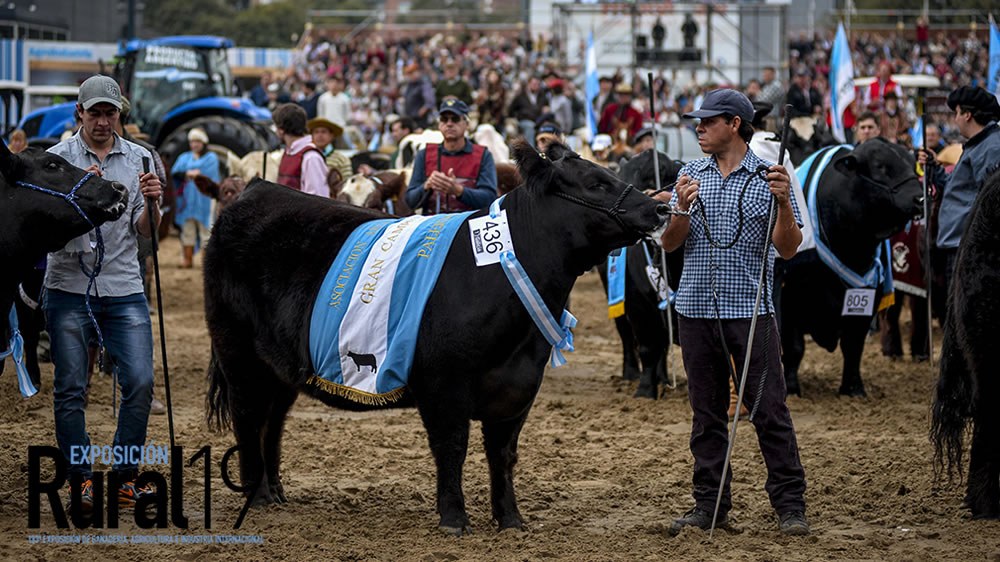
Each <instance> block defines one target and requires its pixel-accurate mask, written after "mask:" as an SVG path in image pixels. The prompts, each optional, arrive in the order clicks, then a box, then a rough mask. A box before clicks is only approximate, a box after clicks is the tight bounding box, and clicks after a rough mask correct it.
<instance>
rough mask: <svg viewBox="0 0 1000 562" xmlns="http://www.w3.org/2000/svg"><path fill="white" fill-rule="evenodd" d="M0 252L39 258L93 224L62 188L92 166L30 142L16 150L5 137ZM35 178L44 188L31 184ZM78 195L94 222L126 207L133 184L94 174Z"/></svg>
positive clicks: (0, 147) (0, 151)
mask: <svg viewBox="0 0 1000 562" xmlns="http://www.w3.org/2000/svg"><path fill="white" fill-rule="evenodd" d="M0 175H2V176H3V181H2V182H0V216H2V219H0V248H2V249H3V251H4V255H3V256H0V259H3V260H4V261H5V262H6V263H11V260H13V261H14V262H15V263H17V262H20V261H29V262H30V261H32V260H33V261H35V262H37V261H38V260H40V259H41V258H42V257H43V254H45V253H46V252H54V251H56V250H58V249H60V248H62V247H63V246H65V245H66V243H67V242H69V241H70V240H72V239H73V238H75V237H77V236H80V235H81V234H84V233H86V232H87V231H89V230H90V229H91V228H92V227H91V225H90V224H88V222H87V220H86V219H85V218H84V217H83V216H81V215H80V213H79V212H77V210H76V209H74V207H73V205H71V204H70V203H69V202H68V201H66V200H65V199H64V198H63V197H60V196H59V195H58V194H68V193H70V192H71V191H72V190H73V188H74V186H76V185H77V183H78V182H80V180H81V179H83V178H84V176H85V175H86V172H85V171H83V170H81V169H80V168H77V167H76V166H73V165H71V164H70V163H69V162H67V161H66V160H65V159H63V158H62V157H60V156H57V155H55V154H52V153H50V152H45V151H42V150H39V149H36V148H29V149H28V150H26V151H24V152H22V153H20V154H11V153H10V151H9V150H8V149H7V147H6V145H4V144H3V143H2V142H0ZM26 184H31V185H32V186H36V187H38V188H42V189H44V190H48V191H52V192H55V194H53V193H46V192H44V191H42V190H40V189H35V188H32V187H29V186H28V185H26ZM74 201H75V202H76V204H77V205H78V206H79V207H80V210H81V211H83V213H84V214H86V216H87V218H89V219H90V221H91V222H93V224H94V226H100V225H101V224H103V223H105V222H107V221H111V220H116V219H118V218H119V217H121V216H122V214H123V213H124V212H125V209H126V206H127V203H128V190H126V189H125V186H123V185H122V184H120V183H118V182H110V181H107V180H104V179H102V178H101V177H100V176H97V175H92V176H90V178H89V179H87V181H85V182H83V184H81V185H80V186H79V188H77V190H76V193H75V195H74Z"/></svg>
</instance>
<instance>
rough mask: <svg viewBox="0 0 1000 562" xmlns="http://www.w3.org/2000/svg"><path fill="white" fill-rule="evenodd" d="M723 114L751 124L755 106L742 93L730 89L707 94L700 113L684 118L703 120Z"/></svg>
mask: <svg viewBox="0 0 1000 562" xmlns="http://www.w3.org/2000/svg"><path fill="white" fill-rule="evenodd" d="M723 113H728V114H730V115H735V116H737V117H739V118H740V119H742V120H743V122H744V123H750V122H751V121H753V104H752V103H750V98H748V97H746V96H745V95H743V93H742V92H737V91H736V90H728V89H721V90H712V91H711V92H709V93H707V94H705V99H704V100H703V101H702V102H701V107H700V108H699V109H698V111H692V112H691V113H685V114H684V118H685V119H692V118H697V119H703V118H705V117H715V116H716V115H722V114H723Z"/></svg>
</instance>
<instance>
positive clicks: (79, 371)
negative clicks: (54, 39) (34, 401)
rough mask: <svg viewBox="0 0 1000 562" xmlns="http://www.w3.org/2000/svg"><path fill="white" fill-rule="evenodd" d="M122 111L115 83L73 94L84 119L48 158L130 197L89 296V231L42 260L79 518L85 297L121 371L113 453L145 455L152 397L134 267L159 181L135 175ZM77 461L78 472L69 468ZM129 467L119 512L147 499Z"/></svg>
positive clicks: (61, 423) (139, 154) (110, 231)
mask: <svg viewBox="0 0 1000 562" xmlns="http://www.w3.org/2000/svg"><path fill="white" fill-rule="evenodd" d="M121 107H122V103H121V91H120V89H119V87H118V84H117V82H115V80H114V79H113V78H110V77H108V76H100V75H98V76H92V77H90V78H88V79H87V80H86V81H85V82H84V83H83V84H82V85H81V86H80V93H79V97H78V103H77V106H76V111H77V112H78V113H79V116H80V117H81V119H82V126H81V127H80V130H79V131H77V133H76V134H75V135H73V136H72V137H70V138H68V139H66V140H64V141H62V142H60V143H59V144H57V145H55V146H54V147H52V148H50V149H49V151H50V152H53V153H55V154H58V155H59V156H62V157H63V158H65V159H66V160H67V161H69V163H70V164H73V165H74V166H78V167H80V168H84V169H86V170H87V171H89V172H93V173H94V174H96V175H99V176H101V177H103V178H104V179H107V180H112V181H116V182H119V183H121V184H122V185H124V186H125V187H126V188H127V189H128V191H129V203H128V211H127V212H126V213H125V214H124V215H122V216H121V218H119V219H118V220H116V221H112V222H108V223H105V224H104V225H102V226H101V228H100V231H101V234H102V237H103V243H104V260H103V262H102V263H100V268H101V269H100V274H99V275H98V276H97V277H96V278H95V279H94V282H93V287H92V288H88V284H89V281H90V277H89V274H90V272H91V271H93V270H94V269H95V268H96V267H98V259H99V254H100V248H99V239H98V236H97V231H96V230H94V231H91V232H89V233H87V234H84V235H83V236H80V237H79V238H76V239H74V240H72V241H70V243H69V244H67V245H66V247H65V248H63V249H61V250H59V251H57V252H53V253H51V254H49V258H48V270H47V272H46V277H45V289H46V291H45V299H44V304H43V308H44V310H45V318H46V322H47V325H48V329H49V336H50V338H51V342H52V361H53V364H54V366H55V380H54V382H53V386H54V389H53V402H54V412H55V428H56V441H58V443H59V449H60V450H61V451H62V452H63V455H64V456H65V457H66V459H67V461H69V462H70V464H69V473H70V477H71V479H70V486H71V488H72V489H73V493H74V494H75V493H76V488H79V493H80V498H81V507H82V508H83V511H84V512H85V513H86V512H89V511H90V510H91V509H92V507H93V494H92V483H91V471H92V466H91V463H90V459H89V458H87V459H80V458H78V457H79V456H80V455H72V454H71V453H72V451H73V448H74V447H81V446H87V447H89V446H90V444H91V443H90V435H89V434H88V433H87V427H86V422H85V418H84V390H85V389H86V386H87V372H88V349H89V347H90V344H91V343H95V344H96V341H97V339H98V333H97V330H96V329H95V327H94V323H93V322H92V321H91V317H90V312H88V310H87V307H86V304H85V296H84V295H85V294H86V293H87V292H88V290H89V291H90V308H91V311H92V313H93V318H94V319H95V320H96V322H97V324H98V325H99V326H100V331H101V334H102V335H103V338H104V344H105V346H106V347H107V348H108V350H109V351H110V352H111V353H112V354H113V355H114V357H115V360H116V362H117V365H118V369H119V379H118V382H119V384H120V385H121V392H122V399H121V407H120V409H119V412H118V431H116V432H115V437H114V443H113V445H114V446H116V447H122V448H126V449H125V450H127V448H129V447H142V446H144V445H145V442H146V425H147V422H148V420H149V408H150V403H151V400H152V396H153V333H152V329H151V325H150V320H149V309H148V308H147V306H146V298H145V296H144V295H143V290H142V278H141V277H140V275H139V264H138V261H137V259H136V256H137V239H136V234H141V235H142V236H145V237H147V238H149V237H150V235H151V232H152V231H153V230H154V229H155V228H156V227H157V225H158V224H159V216H160V211H159V208H158V207H157V201H158V200H159V197H160V180H159V178H157V177H156V174H154V173H143V171H142V169H143V162H142V160H143V158H150V154H149V151H147V150H146V149H145V148H142V147H140V146H139V145H137V144H134V143H131V142H129V141H126V140H125V139H123V138H121V137H119V136H118V135H117V134H115V123H116V122H117V121H118V118H119V112H120V111H121ZM43 187H44V186H43ZM146 200H149V201H151V202H152V204H153V205H154V207H153V213H152V215H153V217H154V219H153V221H154V224H150V213H149V212H147V210H146V205H145V201H146ZM53 204H63V203H61V202H53ZM77 450H79V449H77ZM74 457H76V458H75V460H76V461H77V462H76V463H73V462H72V461H71V459H74ZM129 460H130V459H125V462H119V463H115V465H114V466H113V469H114V470H115V471H116V472H117V473H118V475H119V482H121V483H122V484H121V487H120V489H119V504H120V505H123V506H129V505H134V503H135V499H136V498H137V497H139V496H140V495H142V493H144V491H145V490H146V489H145V488H143V489H139V488H137V487H136V485H135V479H136V477H137V476H138V465H137V464H136V463H135V462H128V461H129Z"/></svg>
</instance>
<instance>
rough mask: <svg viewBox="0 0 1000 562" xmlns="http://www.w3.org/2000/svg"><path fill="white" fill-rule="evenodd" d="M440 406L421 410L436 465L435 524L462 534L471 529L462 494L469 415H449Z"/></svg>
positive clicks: (445, 530)
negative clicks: (431, 409)
mask: <svg viewBox="0 0 1000 562" xmlns="http://www.w3.org/2000/svg"><path fill="white" fill-rule="evenodd" d="M441 406H442V407H441V408H435V409H434V410H433V411H430V412H424V411H421V416H422V417H423V420H424V427H425V428H426V429H427V440H428V442H429V443H430V446H431V453H432V454H433V455H434V463H435V464H436V465H437V511H438V513H439V514H440V515H441V521H440V522H439V523H438V528H439V529H441V530H442V531H444V532H445V533H448V534H449V535H455V536H462V535H463V534H467V533H470V532H471V528H470V524H469V516H468V514H467V513H466V512H465V496H464V495H463V494H462V466H463V465H464V464H465V455H466V451H467V450H468V447H469V418H468V417H467V416H463V417H461V418H459V417H456V416H454V415H449V414H447V413H446V412H445V410H444V407H443V406H444V405H443V404H442V405H441Z"/></svg>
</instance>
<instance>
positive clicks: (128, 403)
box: [42, 290, 153, 479]
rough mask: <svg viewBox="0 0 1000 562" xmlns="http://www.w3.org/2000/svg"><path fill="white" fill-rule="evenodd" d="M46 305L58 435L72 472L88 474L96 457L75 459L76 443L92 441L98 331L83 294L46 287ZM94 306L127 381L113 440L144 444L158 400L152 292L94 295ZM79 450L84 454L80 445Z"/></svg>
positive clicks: (123, 383)
mask: <svg viewBox="0 0 1000 562" xmlns="http://www.w3.org/2000/svg"><path fill="white" fill-rule="evenodd" d="M42 306H43V310H45V321H46V323H47V325H48V330H49V339H50V341H51V346H52V362H53V364H54V366H55V380H54V382H53V386H54V389H53V403H54V412H55V425H56V441H57V442H58V443H59V449H60V450H61V451H62V453H63V455H64V456H65V457H66V462H67V464H68V466H69V473H70V474H72V473H74V472H78V473H81V474H83V475H84V479H87V478H90V476H91V471H92V467H91V463H90V458H89V457H88V458H87V459H86V461H85V462H82V463H78V464H71V463H70V459H71V456H70V453H71V449H70V448H71V447H72V446H87V447H88V448H89V446H90V434H88V433H87V422H86V417H85V415H84V407H83V396H84V391H85V390H86V388H87V374H88V373H87V367H88V363H89V356H88V349H89V348H90V347H97V332H96V331H95V330H94V325H93V323H91V321H90V317H89V316H87V308H86V306H84V301H83V295H78V294H73V293H65V292H63V291H55V290H46V291H45V298H44V300H43V305H42ZM90 306H91V309H92V310H93V312H94V318H96V319H97V323H98V324H99V325H100V326H101V333H102V335H103V336H104V345H105V346H106V347H107V348H108V350H109V351H110V352H111V354H112V355H113V356H114V358H115V362H116V364H117V370H118V383H119V385H121V406H120V408H119V409H118V430H117V431H116V432H115V438H114V443H112V445H115V446H122V447H129V446H132V445H135V446H139V447H141V446H143V445H144V444H145V443H146V425H147V423H148V421H149V408H150V404H151V403H152V400H153V331H152V327H151V324H150V321H149V309H148V308H147V306H146V297H145V296H143V295H142V294H141V293H139V294H135V295H129V296H127V297H91V299H90ZM91 344H93V346H91ZM100 445H101V446H104V445H108V443H100ZM126 450H127V449H126ZM77 456H78V457H79V456H80V450H79V449H78V450H77ZM77 460H79V459H77ZM113 468H114V470H118V471H125V470H135V469H137V468H138V466H137V465H136V464H135V463H132V464H122V465H117V464H116V465H115V466H114V467H113Z"/></svg>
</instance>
